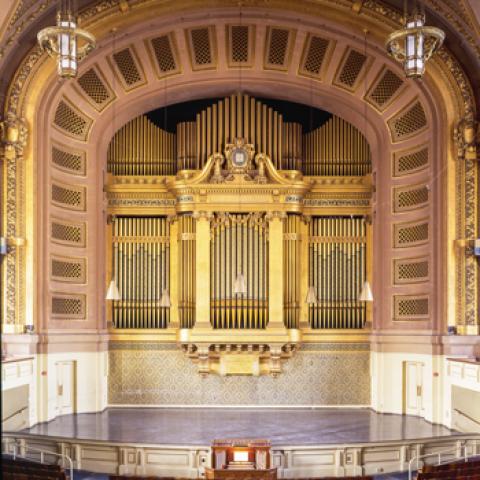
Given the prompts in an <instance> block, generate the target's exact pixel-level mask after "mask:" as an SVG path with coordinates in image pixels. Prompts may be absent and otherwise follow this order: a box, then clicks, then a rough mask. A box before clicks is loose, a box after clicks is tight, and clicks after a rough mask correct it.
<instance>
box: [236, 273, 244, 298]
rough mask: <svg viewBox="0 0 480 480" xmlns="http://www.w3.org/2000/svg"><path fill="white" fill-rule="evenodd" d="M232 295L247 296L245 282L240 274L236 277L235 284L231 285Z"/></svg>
mask: <svg viewBox="0 0 480 480" xmlns="http://www.w3.org/2000/svg"><path fill="white" fill-rule="evenodd" d="M233 293H234V295H246V294H247V282H246V281H245V277H244V276H243V274H242V273H240V274H238V275H237V278H236V279H235V282H234V283H233Z"/></svg>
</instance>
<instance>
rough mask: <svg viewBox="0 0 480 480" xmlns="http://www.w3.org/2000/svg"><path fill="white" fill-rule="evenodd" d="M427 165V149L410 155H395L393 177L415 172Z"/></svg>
mask: <svg viewBox="0 0 480 480" xmlns="http://www.w3.org/2000/svg"><path fill="white" fill-rule="evenodd" d="M427 165H428V148H427V147H424V148H421V149H419V150H416V151H414V152H410V153H398V152H397V153H395V155H394V175H395V176H401V175H407V174H409V173H413V172H416V171H418V170H421V169H422V168H424V167H426V166H427Z"/></svg>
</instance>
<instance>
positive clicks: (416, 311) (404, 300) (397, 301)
mask: <svg viewBox="0 0 480 480" xmlns="http://www.w3.org/2000/svg"><path fill="white" fill-rule="evenodd" d="M394 312H395V320H407V319H412V320H417V319H426V318H428V315H429V301H428V297H427V296H420V297H419V296H411V295H396V296H395V297H394Z"/></svg>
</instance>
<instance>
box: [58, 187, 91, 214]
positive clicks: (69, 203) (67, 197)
mask: <svg viewBox="0 0 480 480" xmlns="http://www.w3.org/2000/svg"><path fill="white" fill-rule="evenodd" d="M52 202H53V203H54V204H56V205H58V206H61V207H66V208H69V209H73V210H85V188H84V187H76V186H73V185H72V186H66V185H60V184H57V183H52Z"/></svg>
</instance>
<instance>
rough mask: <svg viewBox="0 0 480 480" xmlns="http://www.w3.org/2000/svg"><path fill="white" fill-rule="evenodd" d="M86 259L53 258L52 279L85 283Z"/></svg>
mask: <svg viewBox="0 0 480 480" xmlns="http://www.w3.org/2000/svg"><path fill="white" fill-rule="evenodd" d="M85 270H86V261H85V259H84V258H75V259H73V258H67V257H54V256H52V258H51V270H50V271H51V277H52V280H56V281H59V282H71V283H85V278H86V276H85Z"/></svg>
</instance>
